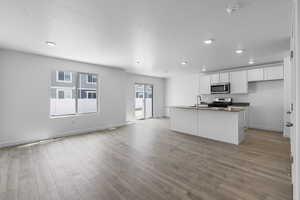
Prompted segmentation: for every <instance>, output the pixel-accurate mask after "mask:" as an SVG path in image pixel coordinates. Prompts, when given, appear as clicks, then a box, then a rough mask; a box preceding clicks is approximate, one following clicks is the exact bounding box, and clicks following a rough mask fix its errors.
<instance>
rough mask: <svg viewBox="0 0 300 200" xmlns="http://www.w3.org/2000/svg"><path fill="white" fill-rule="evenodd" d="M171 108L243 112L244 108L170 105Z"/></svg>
mask: <svg viewBox="0 0 300 200" xmlns="http://www.w3.org/2000/svg"><path fill="white" fill-rule="evenodd" d="M170 108H179V109H189V110H211V111H225V112H241V111H244V110H245V109H243V108H230V107H229V108H222V107H201V106H200V107H196V106H170Z"/></svg>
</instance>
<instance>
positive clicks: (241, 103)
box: [231, 102, 250, 107]
mask: <svg viewBox="0 0 300 200" xmlns="http://www.w3.org/2000/svg"><path fill="white" fill-rule="evenodd" d="M231 106H245V107H246V106H250V103H247V102H233V103H232V104H231Z"/></svg>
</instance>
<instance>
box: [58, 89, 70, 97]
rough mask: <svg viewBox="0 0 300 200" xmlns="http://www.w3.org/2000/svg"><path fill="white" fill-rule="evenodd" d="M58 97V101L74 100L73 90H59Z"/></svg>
mask: <svg viewBox="0 0 300 200" xmlns="http://www.w3.org/2000/svg"><path fill="white" fill-rule="evenodd" d="M56 91H57V95H56V98H57V99H72V96H73V95H72V93H73V91H72V89H62V88H58V89H57V90H56Z"/></svg>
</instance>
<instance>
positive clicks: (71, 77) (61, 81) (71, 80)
mask: <svg viewBox="0 0 300 200" xmlns="http://www.w3.org/2000/svg"><path fill="white" fill-rule="evenodd" d="M59 72H63V73H64V79H66V72H68V71H56V82H58V83H72V82H73V73H72V72H68V73H70V80H69V81H66V80H59V79H58V73H59Z"/></svg>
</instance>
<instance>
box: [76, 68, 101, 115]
mask: <svg viewBox="0 0 300 200" xmlns="http://www.w3.org/2000/svg"><path fill="white" fill-rule="evenodd" d="M94 80H96V81H95V82H94ZM91 83H93V84H91ZM97 87H98V86H97V75H96V74H87V73H79V83H78V94H79V95H78V103H77V105H78V107H77V109H78V113H91V112H97Z"/></svg>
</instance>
